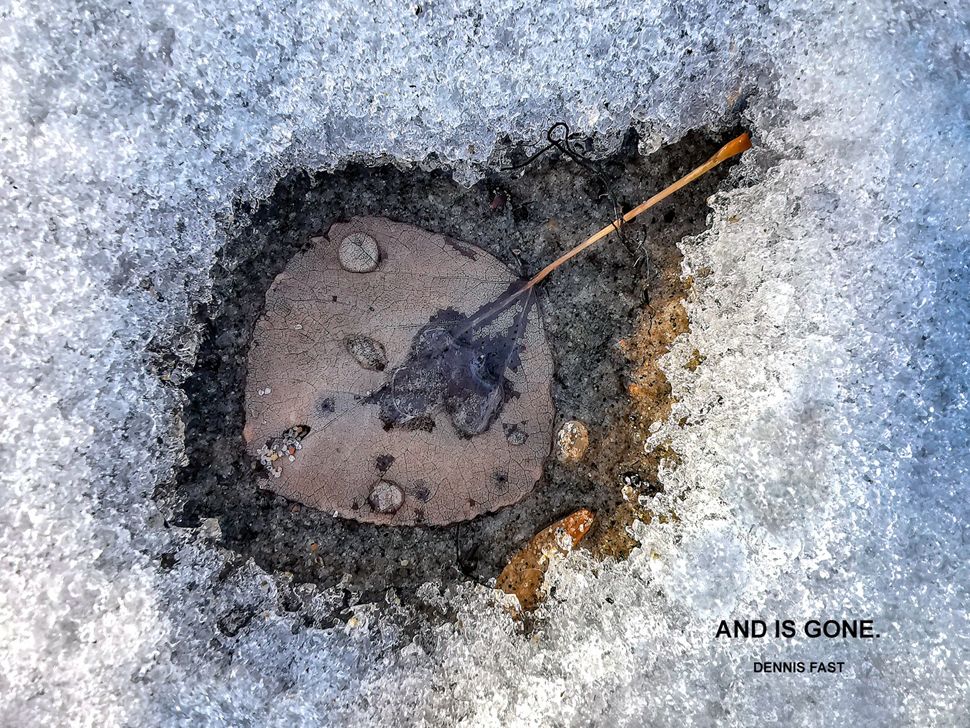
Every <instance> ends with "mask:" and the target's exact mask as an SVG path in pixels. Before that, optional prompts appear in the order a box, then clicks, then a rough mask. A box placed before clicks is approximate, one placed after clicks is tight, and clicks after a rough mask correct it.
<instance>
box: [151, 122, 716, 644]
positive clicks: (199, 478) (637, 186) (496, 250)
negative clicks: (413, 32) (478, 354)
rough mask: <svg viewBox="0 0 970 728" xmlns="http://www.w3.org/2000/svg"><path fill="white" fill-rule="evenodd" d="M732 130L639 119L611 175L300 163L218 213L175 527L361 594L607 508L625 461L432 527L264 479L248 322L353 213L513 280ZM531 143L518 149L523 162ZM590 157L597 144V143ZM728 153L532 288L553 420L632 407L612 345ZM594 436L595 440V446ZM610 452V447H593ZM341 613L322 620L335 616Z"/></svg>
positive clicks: (700, 206) (489, 556) (600, 430)
mask: <svg viewBox="0 0 970 728" xmlns="http://www.w3.org/2000/svg"><path fill="white" fill-rule="evenodd" d="M732 136H733V135H732V134H730V133H722V134H718V135H717V136H716V137H713V136H709V135H706V134H703V133H693V134H690V135H688V136H687V137H686V138H685V139H684V140H682V141H681V142H679V143H677V144H675V145H672V146H669V147H666V148H664V149H661V150H660V151H658V152H656V153H655V154H653V155H650V156H649V157H642V156H640V155H639V154H638V153H637V144H636V138H635V135H634V134H633V133H632V132H631V133H630V134H629V135H628V136H627V139H626V140H625V142H624V144H623V145H622V147H621V148H620V149H618V150H616V151H615V152H614V153H613V154H612V156H611V157H610V158H609V159H607V160H606V161H605V162H604V163H603V165H602V170H603V176H604V177H605V178H606V179H607V180H608V186H609V192H608V191H607V188H606V186H604V184H603V181H602V180H601V179H599V178H597V177H596V176H594V175H591V174H590V173H589V172H588V171H587V170H585V169H583V168H582V167H580V166H579V165H577V164H576V163H575V162H574V161H572V160H570V159H568V158H566V157H563V156H562V155H560V154H559V153H558V152H556V151H552V152H550V153H548V154H546V155H544V156H543V157H541V158H540V159H538V160H537V161H535V162H533V163H532V164H530V165H528V166H527V167H525V168H523V169H521V170H518V171H515V172H501V171H495V172H492V173H489V174H488V176H487V178H486V179H485V180H484V181H482V182H480V183H479V184H477V185H475V186H474V187H472V188H471V189H466V188H463V187H461V186H459V185H457V184H455V182H454V181H453V180H452V179H451V176H450V175H449V174H448V173H447V172H444V171H432V172H428V171H422V170H419V169H408V170H401V169H398V168H397V167H395V166H391V165H386V166H377V167H374V166H363V165H350V166H348V167H346V168H345V169H343V170H340V171H338V172H335V173H333V174H318V175H309V174H306V173H303V172H295V173H293V174H291V175H289V176H288V177H286V178H285V179H283V180H282V181H281V182H280V183H279V185H278V186H277V188H276V190H275V191H274V193H273V195H272V196H271V197H270V198H269V199H268V200H266V201H265V202H264V203H263V204H261V205H259V206H258V207H257V208H249V207H245V206H240V208H239V209H238V210H237V214H236V215H234V218H233V220H232V222H231V223H227V229H228V230H229V235H230V242H229V244H228V245H227V246H226V248H225V249H224V250H223V251H222V254H221V257H220V262H219V264H218V265H217V266H216V267H215V269H214V270H213V271H212V277H213V300H212V302H211V303H210V304H208V305H207V306H205V307H203V308H202V309H201V310H200V311H199V317H200V321H201V322H202V323H203V325H204V327H205V335H204V340H203V342H202V345H201V350H200V352H199V356H198V359H197V364H196V367H195V369H194V371H193V373H192V375H191V376H190V377H189V379H188V380H187V381H186V382H185V384H184V389H185V393H186V395H187V398H188V402H189V404H188V406H187V408H186V410H185V413H184V421H185V438H186V455H187V458H188V465H186V466H185V467H184V468H183V469H182V471H181V472H180V473H179V476H178V478H177V481H176V482H174V483H171V484H169V485H167V486H164V487H162V488H160V489H159V491H158V492H157V494H156V497H157V498H158V499H160V500H162V501H163V502H164V503H165V504H166V505H167V506H168V508H169V509H174V511H175V512H176V516H175V517H174V519H173V524H172V525H176V526H185V527H194V526H196V525H198V524H199V523H200V522H201V519H203V518H218V519H219V523H220V526H221V530H222V540H223V543H222V545H223V546H224V547H225V548H228V549H231V550H233V551H235V552H237V553H238V554H239V557H240V560H245V559H246V558H250V557H251V558H253V559H254V560H255V561H256V563H258V564H259V565H260V566H261V567H263V568H264V569H266V570H267V571H269V572H288V573H290V574H292V575H293V581H294V582H295V583H301V582H311V583H315V584H318V585H320V586H325V587H334V586H337V585H338V584H339V585H341V586H342V587H343V588H344V589H346V590H347V592H346V593H347V594H348V595H349V594H350V593H351V592H353V593H354V595H355V596H354V600H355V601H357V600H358V599H359V600H362V601H379V602H382V601H383V600H384V599H385V593H386V592H387V590H388V589H389V588H394V589H396V590H397V592H398V594H399V595H400V597H401V598H402V599H403V600H405V601H406V600H407V599H408V598H409V597H408V595H409V594H413V592H414V590H415V589H416V588H417V587H418V586H419V585H421V584H423V583H425V582H427V581H432V580H434V581H440V582H442V583H445V584H447V583H453V582H455V581H460V580H475V581H479V582H482V583H487V582H488V581H489V580H491V579H494V578H495V577H496V576H497V575H498V573H499V572H500V571H501V569H502V567H503V566H504V565H505V564H506V562H507V561H508V559H509V558H510V556H511V555H512V554H513V553H515V552H516V551H517V550H518V549H519V548H521V547H522V546H523V545H524V544H525V543H526V542H527V541H528V539H529V538H530V537H531V536H532V535H533V534H534V533H536V532H537V531H539V530H540V529H541V528H543V527H544V526H546V525H548V524H549V523H550V522H552V521H554V520H556V519H557V518H560V517H562V516H563V515H565V514H567V513H569V512H571V511H573V510H575V509H577V508H580V507H588V508H591V509H592V510H594V511H597V512H612V511H615V510H616V509H617V508H618V507H619V506H620V505H621V504H622V495H621V488H622V485H623V479H624V477H627V478H629V476H630V473H629V467H630V463H629V462H626V461H624V458H623V457H619V456H617V455H616V454H615V453H614V454H612V455H609V454H606V455H599V456H598V457H600V462H597V463H584V464H580V465H578V466H576V465H571V466H567V465H563V464H561V463H559V462H557V461H556V460H555V458H553V457H550V458H549V459H548V460H547V463H546V467H545V475H544V477H543V479H542V480H541V481H540V482H539V483H538V484H537V485H536V487H535V489H534V490H533V492H532V493H531V494H530V495H529V496H527V497H526V498H525V499H524V500H523V501H521V502H520V503H518V504H516V505H514V506H511V507H509V508H506V509H504V510H502V511H500V512H498V513H493V514H488V515H484V516H481V517H479V518H476V519H475V520H473V521H470V522H466V523H462V524H458V525H453V526H448V527H442V528H421V527H399V528H394V527H386V526H374V525H367V524H361V523H356V522H353V521H347V520H343V519H339V518H334V517H333V516H330V515H328V514H326V513H322V512H319V511H315V510H312V509H310V508H307V507H304V506H300V505H298V504H294V503H292V502H288V501H286V500H285V499H283V498H281V497H279V496H276V495H274V494H271V493H269V492H267V491H265V490H262V489H261V485H262V484H263V483H265V480H264V476H263V475H261V474H260V472H259V471H258V469H256V468H255V467H254V465H253V463H252V462H251V460H250V459H249V458H248V457H247V456H246V454H245V449H244V445H243V439H242V428H243V424H244V413H243V398H244V392H245V382H246V356H247V352H248V348H249V343H250V338H251V336H252V331H253V326H254V324H255V322H256V319H257V318H258V317H259V316H260V314H261V313H262V310H263V306H264V296H265V292H266V290H267V288H268V287H269V285H270V283H271V282H272V280H273V279H274V277H275V276H276V275H277V274H278V273H279V272H280V271H281V270H282V269H283V268H284V266H285V265H286V263H287V261H288V260H289V259H290V257H291V256H292V255H294V254H295V253H296V252H297V251H299V250H301V249H302V248H304V246H306V245H308V241H309V238H310V237H311V236H314V235H322V234H323V233H325V232H326V231H327V229H328V228H329V227H330V225H331V224H332V223H334V222H335V221H338V220H343V219H347V218H350V217H352V216H354V215H376V216H384V217H388V218H391V219H394V220H399V221H402V222H407V223H411V224H414V225H418V226H420V227H422V228H426V229H428V230H432V231H436V232H440V233H444V234H447V235H449V236H452V237H454V238H457V239H459V240H464V241H467V242H470V243H474V244H476V245H478V246H480V247H482V248H485V249H486V250H488V251H489V252H491V253H492V254H493V255H495V256H496V257H498V258H499V259H500V260H502V261H504V262H505V263H506V264H507V265H508V266H509V267H510V268H511V269H512V270H514V271H516V272H517V273H519V274H520V275H521V276H523V277H527V276H529V275H531V274H533V273H535V272H536V271H538V270H539V269H540V268H541V267H542V266H543V265H545V264H546V263H548V262H550V261H551V260H553V259H554V258H556V257H557V256H559V255H560V254H562V253H563V252H565V251H566V250H568V249H569V248H570V247H572V246H573V245H575V244H577V243H578V242H581V241H582V240H583V239H584V238H586V237H587V236H588V235H590V234H591V233H593V232H595V231H596V230H598V229H599V228H601V227H602V226H603V225H605V224H606V223H608V222H609V221H610V220H611V219H613V217H614V201H615V202H616V203H618V204H619V205H620V206H621V207H622V208H623V210H627V209H630V208H632V207H633V206H635V205H636V204H638V203H640V202H641V201H643V200H644V199H646V198H647V197H649V196H650V195H651V194H653V193H654V192H656V191H658V190H660V189H661V188H663V187H664V186H666V185H667V184H669V183H670V182H672V181H674V180H675V179H677V178H678V177H680V176H681V175H683V174H684V173H686V172H688V171H689V170H690V169H692V168H693V167H695V166H697V165H698V164H700V163H702V162H703V161H705V160H706V159H707V158H708V157H709V156H710V155H711V154H713V153H714V152H715V151H716V150H717V149H718V148H719V147H720V146H721V145H722V144H723V143H724V142H726V141H727V140H728V139H730V138H731V137H732ZM528 151H530V150H519V149H516V150H514V151H513V152H512V157H513V158H514V159H515V158H517V159H524V158H525V157H526V156H527V153H528ZM594 156H595V155H594ZM727 166H728V165H724V166H722V167H721V168H719V169H716V170H715V171H714V172H712V173H710V174H709V175H707V176H705V177H704V178H702V179H701V180H699V181H698V182H697V183H695V184H693V185H691V186H689V187H687V188H686V189H684V190H682V191H680V192H678V193H677V194H676V195H675V196H674V198H673V199H671V200H669V201H667V202H665V203H662V204H661V205H660V206H658V207H657V208H656V209H654V210H651V211H649V212H648V213H647V214H645V215H643V216H641V218H640V219H639V220H638V221H637V222H635V223H633V224H630V225H628V226H626V227H625V229H624V235H623V239H620V238H619V237H617V236H613V237H611V238H608V239H607V240H605V241H603V242H602V243H600V244H599V245H598V246H596V247H594V248H593V249H591V250H590V251H588V252H586V253H584V254H583V255H581V256H580V257H579V258H577V259H576V260H574V261H572V262H570V263H568V264H567V265H565V266H564V267H562V268H560V269H559V270H557V271H556V272H555V273H553V275H552V276H551V277H550V279H549V280H547V281H546V282H544V283H543V284H542V287H541V289H540V306H541V310H542V315H543V321H544V325H545V329H546V334H547V336H548V338H549V342H550V345H551V347H552V351H553V355H554V358H555V362H556V377H555V382H554V388H553V398H554V402H555V406H556V412H557V421H556V427H557V428H558V425H559V424H560V423H561V422H563V421H565V420H567V419H580V420H583V421H584V422H586V423H587V425H588V426H589V430H590V436H591V440H592V441H594V442H595V441H596V439H597V437H602V436H604V434H605V433H606V432H607V431H608V430H610V431H613V432H615V430H616V427H617V425H618V423H619V424H620V426H622V423H623V422H624V421H625V419H628V418H629V416H630V413H629V408H630V402H629V398H628V397H627V389H626V387H627V384H628V378H629V376H630V373H631V369H632V366H633V365H632V363H631V362H630V361H629V359H628V358H627V357H626V356H625V355H624V354H623V352H622V350H621V348H620V347H619V346H618V342H619V341H620V340H621V339H623V338H625V337H628V336H630V335H631V334H632V333H633V329H634V327H635V326H636V325H637V323H638V322H639V321H640V319H641V317H642V315H643V312H644V310H647V309H648V308H649V302H650V296H651V291H652V288H653V287H655V286H656V285H657V282H658V281H659V280H661V279H662V278H664V277H666V278H667V279H670V278H677V277H678V273H679V266H680V254H679V252H678V250H677V247H676V244H677V242H678V241H679V240H681V239H682V238H683V237H685V236H689V235H696V234H698V233H700V232H702V231H703V229H704V227H705V224H706V216H707V213H708V207H707V205H706V199H707V198H708V197H709V196H710V195H711V194H712V193H713V192H714V191H715V190H716V189H717V188H718V186H719V184H720V183H721V182H722V180H723V179H724V177H725V175H726V174H727ZM594 450H595V448H591V452H593V451H594ZM604 457H606V458H612V460H603V458H604ZM340 616H341V611H340V608H339V607H336V608H335V610H334V613H333V614H332V615H330V616H328V617H326V618H323V619H322V620H321V624H320V625H318V626H325V625H326V623H327V622H328V620H330V621H332V620H333V619H337V618H340Z"/></svg>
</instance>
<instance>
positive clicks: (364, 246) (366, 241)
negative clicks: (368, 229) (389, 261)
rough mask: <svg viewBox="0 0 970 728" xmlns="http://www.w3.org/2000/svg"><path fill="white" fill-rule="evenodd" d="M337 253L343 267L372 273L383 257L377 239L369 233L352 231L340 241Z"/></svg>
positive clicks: (358, 271) (350, 270) (352, 271)
mask: <svg viewBox="0 0 970 728" xmlns="http://www.w3.org/2000/svg"><path fill="white" fill-rule="evenodd" d="M337 255H338V257H339V258H340V265H341V266H343V269H344V270H346V271H349V272H351V273H370V272H371V271H372V270H376V269H377V264H378V263H379V262H380V259H381V253H380V249H379V248H378V247H377V241H376V240H374V238H372V237H371V236H370V235H368V234H367V233H350V235H348V236H347V237H345V238H344V239H343V240H341V241H340V248H339V249H338V251H337Z"/></svg>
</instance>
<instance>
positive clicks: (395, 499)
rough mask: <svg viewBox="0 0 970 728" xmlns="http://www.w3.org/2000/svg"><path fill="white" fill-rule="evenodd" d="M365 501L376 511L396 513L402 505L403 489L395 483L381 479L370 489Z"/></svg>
mask: <svg viewBox="0 0 970 728" xmlns="http://www.w3.org/2000/svg"><path fill="white" fill-rule="evenodd" d="M367 502H368V503H370V507H371V508H373V509H374V510H375V511H376V512H377V513H397V511H398V509H399V508H400V507H401V506H402V505H404V491H403V490H401V487H400V486H399V485H397V484H396V483H392V482H390V481H389V480H381V481H379V482H378V483H377V485H375V486H374V488H373V489H372V490H371V492H370V495H369V496H368V497H367Z"/></svg>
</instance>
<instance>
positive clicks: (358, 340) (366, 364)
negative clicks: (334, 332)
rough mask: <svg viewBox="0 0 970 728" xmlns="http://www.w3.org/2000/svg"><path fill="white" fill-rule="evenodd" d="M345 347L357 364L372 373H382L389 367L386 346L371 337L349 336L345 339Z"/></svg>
mask: <svg viewBox="0 0 970 728" xmlns="http://www.w3.org/2000/svg"><path fill="white" fill-rule="evenodd" d="M344 346H346V347H347V351H348V352H349V353H350V355H351V356H352V357H354V359H356V360H357V363H358V364H360V365H361V366H362V367H363V368H364V369H369V370H371V371H372V372H382V371H384V367H386V366H387V353H386V352H385V351H384V345H383V344H381V342H379V341H376V340H375V339H372V338H370V337H369V336H362V335H360V334H358V335H356V336H348V337H347V338H346V339H344Z"/></svg>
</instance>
